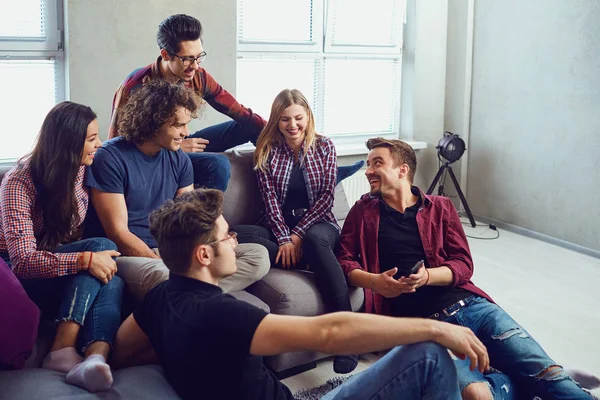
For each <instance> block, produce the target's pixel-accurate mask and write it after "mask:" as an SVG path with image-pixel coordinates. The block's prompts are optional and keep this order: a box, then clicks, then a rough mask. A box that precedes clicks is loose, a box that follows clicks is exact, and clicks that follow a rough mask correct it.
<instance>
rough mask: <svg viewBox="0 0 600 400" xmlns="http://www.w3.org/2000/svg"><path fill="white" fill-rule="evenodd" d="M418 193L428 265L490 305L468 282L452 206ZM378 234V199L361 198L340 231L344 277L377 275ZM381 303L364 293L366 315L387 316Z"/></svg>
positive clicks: (466, 253) (463, 240) (469, 270)
mask: <svg viewBox="0 0 600 400" xmlns="http://www.w3.org/2000/svg"><path fill="white" fill-rule="evenodd" d="M419 192H421V198H422V199H423V202H422V205H421V207H420V208H419V210H418V212H417V226H418V227H419V234H420V236H421V242H422V243H423V249H424V250H425V255H426V257H427V261H428V262H429V265H430V266H431V267H432V268H433V267H440V266H442V265H444V266H446V267H448V268H450V270H451V271H452V275H453V277H454V280H453V282H452V286H455V287H460V288H463V289H465V290H468V291H469V292H472V293H474V294H476V295H479V296H481V297H484V298H486V299H488V300H489V301H493V300H492V299H491V298H490V296H488V295H487V294H486V293H485V292H484V291H483V290H481V289H479V288H478V287H477V286H475V285H474V284H473V282H471V277H472V276H473V259H472V258H471V252H470V250H469V244H468V243H467V237H466V236H465V232H464V230H463V227H462V224H461V222H460V218H459V216H458V213H457V212H456V209H455V208H454V204H452V202H451V201H450V199H448V198H446V197H441V196H427V195H425V193H423V192H422V191H421V190H420V189H419ZM378 233H379V196H371V195H369V194H365V195H363V196H362V197H361V198H360V200H358V201H357V202H356V203H355V204H354V206H353V207H352V208H351V209H350V212H349V213H348V216H347V217H346V221H345V222H344V227H343V228H342V235H341V240H340V248H339V252H338V260H339V262H340V265H341V267H342V270H343V271H344V274H345V275H346V277H347V276H348V274H350V272H351V271H353V270H355V269H362V270H363V271H366V272H371V273H374V274H379V273H380V271H379V248H378ZM383 300H384V297H383V296H381V295H379V294H377V293H372V292H371V289H365V311H366V312H369V313H376V314H387V312H386V309H387V307H384V301H383ZM373 302H375V304H373Z"/></svg>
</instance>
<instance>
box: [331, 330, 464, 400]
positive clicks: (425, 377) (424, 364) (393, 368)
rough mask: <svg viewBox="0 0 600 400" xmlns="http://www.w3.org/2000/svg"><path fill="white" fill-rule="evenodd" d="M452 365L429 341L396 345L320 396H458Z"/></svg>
mask: <svg viewBox="0 0 600 400" xmlns="http://www.w3.org/2000/svg"><path fill="white" fill-rule="evenodd" d="M460 398H461V397H460V391H459V388H458V383H457V380H456V368H455V367H454V365H453V363H452V359H451V358H450V355H449V354H448V350H446V349H445V348H444V347H443V346H440V345H439V344H437V343H433V342H424V343H417V344H411V345H407V346H402V347H396V348H394V349H393V350H391V351H390V352H389V353H387V354H386V355H385V356H384V357H382V358H381V359H380V360H378V361H377V362H376V363H375V364H373V365H372V366H370V367H369V369H367V370H366V371H363V372H361V373H360V374H357V375H355V376H353V377H352V378H350V379H349V380H348V381H347V382H344V383H343V384H342V385H340V386H338V387H337V388H335V389H334V390H332V391H331V392H329V393H327V394H326V395H325V396H324V397H322V398H321V400H354V399H355V400H369V399H378V400H387V399H406V400H412V399H419V400H420V399H424V400H438V399H439V400H460Z"/></svg>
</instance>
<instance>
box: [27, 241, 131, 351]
mask: <svg viewBox="0 0 600 400" xmlns="http://www.w3.org/2000/svg"><path fill="white" fill-rule="evenodd" d="M116 249H117V247H116V245H115V244H114V243H113V242H111V241H110V240H108V239H105V238H91V239H84V240H80V241H77V242H73V243H69V244H65V245H62V246H59V247H58V248H57V249H56V250H55V253H77V252H80V251H91V252H99V251H104V250H116ZM21 284H22V285H23V288H24V289H25V291H26V292H27V294H28V295H29V297H30V298H31V300H33V301H34V302H35V303H36V304H37V305H38V307H39V308H40V310H41V311H42V317H50V318H52V319H55V320H56V323H60V322H62V321H74V322H76V323H77V324H79V325H80V326H81V327H82V328H81V330H80V332H79V338H78V341H79V346H78V348H79V350H81V352H82V353H83V352H85V349H86V348H87V346H88V345H90V344H91V343H93V342H97V341H104V342H107V343H108V344H109V345H110V346H111V347H112V344H113V341H114V338H115V335H116V333H117V329H119V325H120V323H121V300H122V294H123V288H124V287H125V284H124V283H123V281H122V280H121V278H119V277H118V276H113V278H112V279H111V280H110V281H108V283H107V284H106V285H104V284H102V283H101V282H100V281H99V280H98V279H96V278H94V277H93V276H92V275H90V274H89V273H88V272H87V271H82V272H79V273H77V274H75V275H66V276H60V277H57V278H50V279H23V280H21Z"/></svg>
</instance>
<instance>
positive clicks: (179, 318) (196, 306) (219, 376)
mask: <svg viewBox="0 0 600 400" xmlns="http://www.w3.org/2000/svg"><path fill="white" fill-rule="evenodd" d="M266 315H267V313H266V312H264V311H263V310H260V309H259V308H256V307H254V306H252V305H251V304H249V303H246V302H243V301H240V300H237V299H235V298H234V297H232V296H230V295H227V294H223V292H222V290H221V289H220V288H219V287H217V286H214V285H211V284H208V283H205V282H202V281H198V280H196V279H191V278H187V277H183V276H179V275H176V274H171V276H170V278H169V280H167V281H166V282H163V283H161V284H159V285H158V286H156V287H155V288H154V289H152V290H151V291H150V292H148V294H147V295H146V297H145V299H144V301H143V302H142V304H141V305H140V306H139V307H138V308H137V309H136V310H135V311H134V313H133V316H134V318H135V320H136V321H137V323H138V325H139V326H140V327H141V328H142V330H143V331H144V332H145V333H146V334H147V335H148V337H149V339H150V342H151V343H152V347H153V348H154V350H155V352H156V354H157V355H158V357H159V360H160V362H161V364H162V365H163V367H164V369H165V372H166V376H167V379H168V380H169V382H170V383H171V385H172V386H173V388H174V389H175V391H176V392H177V393H178V394H179V396H181V397H182V398H183V399H227V400H228V399H236V400H238V399H248V400H250V399H253V400H264V399H269V400H271V399H276V400H289V399H293V396H292V394H291V392H290V390H289V389H288V388H287V387H286V386H285V385H284V384H282V383H281V382H279V380H278V379H277V378H276V377H275V375H274V374H273V373H272V372H271V371H269V370H268V369H267V368H266V367H265V365H264V364H263V358H262V357H260V356H253V355H251V354H250V344H251V343H252V338H253V337H254V332H255V331H256V328H257V327H258V325H259V324H260V322H261V321H262V319H263V318H264V317H265V316H266Z"/></svg>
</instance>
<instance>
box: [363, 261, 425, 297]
mask: <svg viewBox="0 0 600 400" xmlns="http://www.w3.org/2000/svg"><path fill="white" fill-rule="evenodd" d="M396 272H398V268H392V269H390V270H388V271H385V272H383V273H381V274H379V275H376V276H375V278H373V289H374V290H375V291H376V292H377V293H379V294H380V295H382V296H383V297H387V298H388V299H390V298H393V297H398V296H400V295H401V294H403V293H414V292H415V289H413V288H412V286H411V285H409V284H407V283H405V282H402V281H400V280H398V279H394V275H395V274H396Z"/></svg>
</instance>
